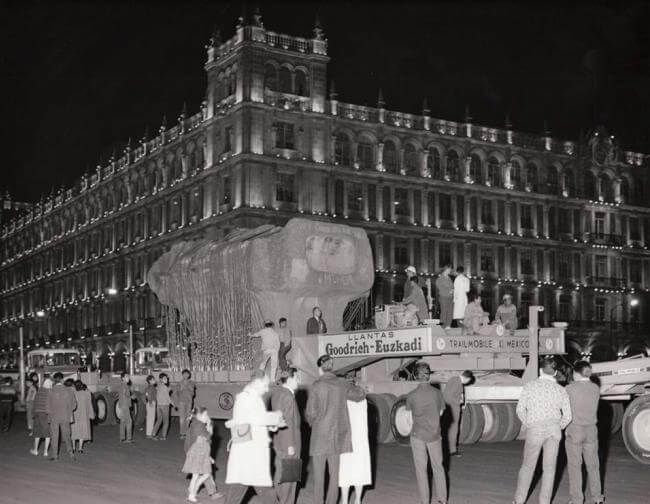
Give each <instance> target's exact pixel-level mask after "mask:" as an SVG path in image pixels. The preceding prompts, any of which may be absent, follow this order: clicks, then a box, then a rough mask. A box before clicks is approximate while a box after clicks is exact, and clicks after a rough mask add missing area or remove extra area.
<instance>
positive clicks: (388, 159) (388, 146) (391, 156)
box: [384, 140, 399, 173]
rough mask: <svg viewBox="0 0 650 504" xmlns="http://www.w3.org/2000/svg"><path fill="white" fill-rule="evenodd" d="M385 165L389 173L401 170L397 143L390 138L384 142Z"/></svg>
mask: <svg viewBox="0 0 650 504" xmlns="http://www.w3.org/2000/svg"><path fill="white" fill-rule="evenodd" d="M384 167H385V168H386V171H387V172H389V173H398V172H399V160H398V159H397V149H396V147H395V144H394V143H393V142H391V141H390V140H389V141H387V142H385V143H384Z"/></svg>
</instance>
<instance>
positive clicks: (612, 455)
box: [0, 416, 650, 504]
mask: <svg viewBox="0 0 650 504" xmlns="http://www.w3.org/2000/svg"><path fill="white" fill-rule="evenodd" d="M217 425H218V428H217V429H215V430H217V431H218V435H219V436H220V437H221V440H219V441H218V442H217V445H218V449H217V457H216V462H217V471H216V473H215V479H216V480H217V484H218V486H219V487H220V489H223V480H224V478H225V445H226V442H225V440H226V439H227V436H226V434H225V432H224V429H223V424H222V423H218V424H217ZM23 426H24V417H23V416H17V418H16V419H15V422H14V426H13V428H12V430H11V431H10V432H9V433H3V434H0V503H1V504H25V503H30V504H31V503H48V504H76V503H83V504H114V503H120V504H140V503H142V504H151V503H156V504H176V503H183V502H186V501H185V496H186V487H187V481H186V479H185V475H183V474H182V473H181V472H180V468H181V467H182V465H183V460H184V452H183V443H182V442H181V441H180V440H179V439H178V438H177V437H176V433H177V432H178V431H177V429H178V427H177V426H172V430H171V432H170V438H169V439H168V440H167V441H160V442H155V441H148V440H146V439H145V438H144V434H143V433H142V431H140V430H137V431H136V434H135V439H136V443H135V444H132V445H125V444H120V443H119V442H118V429H117V427H116V426H104V427H98V428H96V429H95V439H94V441H93V442H92V443H89V444H87V446H86V449H85V450H84V453H83V454H80V455H78V459H77V461H76V462H71V461H70V460H69V459H68V457H67V455H66V454H65V453H63V454H61V458H60V460H59V461H58V462H50V461H49V460H48V459H46V458H43V457H41V456H39V457H35V456H33V455H31V454H30V453H29V449H30V447H31V443H32V438H30V437H28V435H27V432H26V431H25V430H24V427H23ZM522 446H523V443H522V442H521V441H513V442H510V443H479V444H476V445H472V446H467V447H465V449H464V455H463V457H462V458H460V459H454V460H452V462H451V467H450V470H449V479H450V496H449V502H450V504H497V503H498V504H504V503H505V504H509V503H510V502H511V501H512V494H513V492H514V487H515V483H516V478H517V471H518V469H519V462H520V458H521V450H522ZM561 463H562V462H561ZM375 467H376V478H375V485H374V487H373V488H370V489H368V490H367V491H366V493H365V495H364V503H365V504H392V503H400V504H410V503H415V502H417V491H416V489H415V485H414V476H413V467H412V461H411V452H410V448H409V447H408V446H400V445H397V444H389V445H380V446H379V447H378V449H377V453H376V464H375ZM558 480H559V481H558V483H557V492H556V494H555V498H554V501H553V502H555V503H558V504H564V503H566V502H567V501H568V477H567V475H566V471H563V472H562V473H560V476H559V477H558ZM311 487H312V481H311V478H308V480H307V482H306V486H305V488H303V489H302V490H301V492H300V497H299V500H298V503H299V504H311V502H312V500H311V496H312V489H311ZM605 494H606V496H607V502H609V503H614V504H648V503H650V497H649V495H650V466H648V465H645V466H644V465H641V464H639V463H637V462H636V461H635V460H634V459H632V457H630V456H629V455H628V454H627V452H626V450H625V447H624V445H623V441H622V439H621V437H620V434H619V435H618V436H616V437H615V438H614V439H613V440H612V442H611V444H610V447H609V453H608V457H607V463H606V466H605ZM199 500H200V501H201V502H212V501H210V500H209V499H208V498H207V496H206V495H205V489H203V490H202V491H201V493H200V494H199ZM252 502H254V501H252ZM528 502H530V503H535V504H536V503H537V489H536V490H535V491H534V492H533V493H532V495H531V497H530V498H529V500H528Z"/></svg>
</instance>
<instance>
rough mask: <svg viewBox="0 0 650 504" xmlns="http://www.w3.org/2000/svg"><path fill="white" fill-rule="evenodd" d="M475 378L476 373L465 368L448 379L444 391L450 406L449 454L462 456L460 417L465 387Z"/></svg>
mask: <svg viewBox="0 0 650 504" xmlns="http://www.w3.org/2000/svg"><path fill="white" fill-rule="evenodd" d="M473 380H474V373H472V372H471V371H469V370H465V371H463V372H462V373H460V375H457V376H452V377H451V378H449V380H448V381H447V384H446V385H445V388H444V389H443V391H442V396H443V397H444V399H445V404H446V405H447V406H448V407H449V428H448V430H447V441H448V445H449V455H451V456H452V457H453V456H456V457H460V456H461V453H460V451H459V450H458V428H459V426H460V417H461V414H462V413H461V412H462V405H463V403H464V402H465V401H464V388H465V385H469V384H470V383H471V382H472V381H473Z"/></svg>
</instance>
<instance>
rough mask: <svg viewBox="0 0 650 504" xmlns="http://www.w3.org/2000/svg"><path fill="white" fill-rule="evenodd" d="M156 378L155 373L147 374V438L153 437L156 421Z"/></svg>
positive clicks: (145, 395) (145, 392)
mask: <svg viewBox="0 0 650 504" xmlns="http://www.w3.org/2000/svg"><path fill="white" fill-rule="evenodd" d="M156 397H157V391H156V378H155V377H154V376H153V375H149V376H147V388H146V389H145V391H144V398H145V400H146V401H147V421H146V426H147V427H146V431H145V433H146V435H147V439H151V438H152V437H153V426H154V423H155V422H156V405H157V399H156Z"/></svg>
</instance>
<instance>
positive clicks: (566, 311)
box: [558, 294, 571, 322]
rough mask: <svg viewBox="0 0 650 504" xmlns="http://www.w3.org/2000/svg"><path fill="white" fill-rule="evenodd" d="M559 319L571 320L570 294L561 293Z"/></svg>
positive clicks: (563, 320)
mask: <svg viewBox="0 0 650 504" xmlns="http://www.w3.org/2000/svg"><path fill="white" fill-rule="evenodd" d="M558 315H559V318H560V321H562V322H566V321H568V320H571V296H569V295H567V294H562V295H561V296H560V313H559V314H558Z"/></svg>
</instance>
